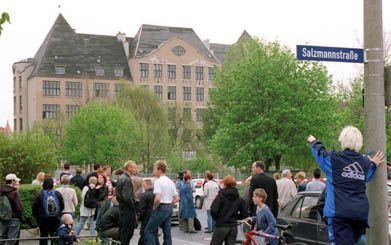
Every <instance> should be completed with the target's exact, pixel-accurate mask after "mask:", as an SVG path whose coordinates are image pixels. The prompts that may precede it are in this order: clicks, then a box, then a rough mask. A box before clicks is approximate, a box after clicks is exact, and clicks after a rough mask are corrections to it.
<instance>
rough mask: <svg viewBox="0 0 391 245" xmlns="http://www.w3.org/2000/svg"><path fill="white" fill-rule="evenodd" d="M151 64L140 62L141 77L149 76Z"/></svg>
mask: <svg viewBox="0 0 391 245" xmlns="http://www.w3.org/2000/svg"><path fill="white" fill-rule="evenodd" d="M148 73H149V64H147V63H140V77H148Z"/></svg>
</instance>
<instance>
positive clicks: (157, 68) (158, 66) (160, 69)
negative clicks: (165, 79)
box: [153, 64, 163, 78]
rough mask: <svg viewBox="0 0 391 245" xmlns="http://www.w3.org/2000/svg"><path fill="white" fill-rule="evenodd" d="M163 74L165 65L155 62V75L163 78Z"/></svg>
mask: <svg viewBox="0 0 391 245" xmlns="http://www.w3.org/2000/svg"><path fill="white" fill-rule="evenodd" d="M162 76H163V65H162V64H153V77H154V78H162Z"/></svg>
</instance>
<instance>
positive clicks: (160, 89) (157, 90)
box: [153, 85, 163, 100]
mask: <svg viewBox="0 0 391 245" xmlns="http://www.w3.org/2000/svg"><path fill="white" fill-rule="evenodd" d="M153 90H154V92H155V95H156V96H157V97H158V98H159V99H160V100H162V99H163V86H162V85H155V86H153Z"/></svg>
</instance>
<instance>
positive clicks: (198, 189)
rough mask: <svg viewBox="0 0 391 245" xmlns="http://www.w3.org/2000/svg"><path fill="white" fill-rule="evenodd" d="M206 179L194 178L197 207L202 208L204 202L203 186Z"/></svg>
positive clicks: (192, 184)
mask: <svg viewBox="0 0 391 245" xmlns="http://www.w3.org/2000/svg"><path fill="white" fill-rule="evenodd" d="M203 183H204V179H192V180H191V186H192V188H193V201H194V205H195V207H196V208H198V209H201V208H202V204H203V203H204V190H203V188H202V186H203Z"/></svg>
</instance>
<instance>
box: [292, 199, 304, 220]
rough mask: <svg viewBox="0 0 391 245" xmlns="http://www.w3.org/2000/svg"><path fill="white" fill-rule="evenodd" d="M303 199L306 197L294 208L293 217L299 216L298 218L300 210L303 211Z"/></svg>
mask: <svg viewBox="0 0 391 245" xmlns="http://www.w3.org/2000/svg"><path fill="white" fill-rule="evenodd" d="M303 199H304V198H301V199H300V200H299V201H298V202H297V204H296V206H295V208H294V209H293V211H292V217H293V218H297V219H298V218H300V212H301V206H302V204H303Z"/></svg>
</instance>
